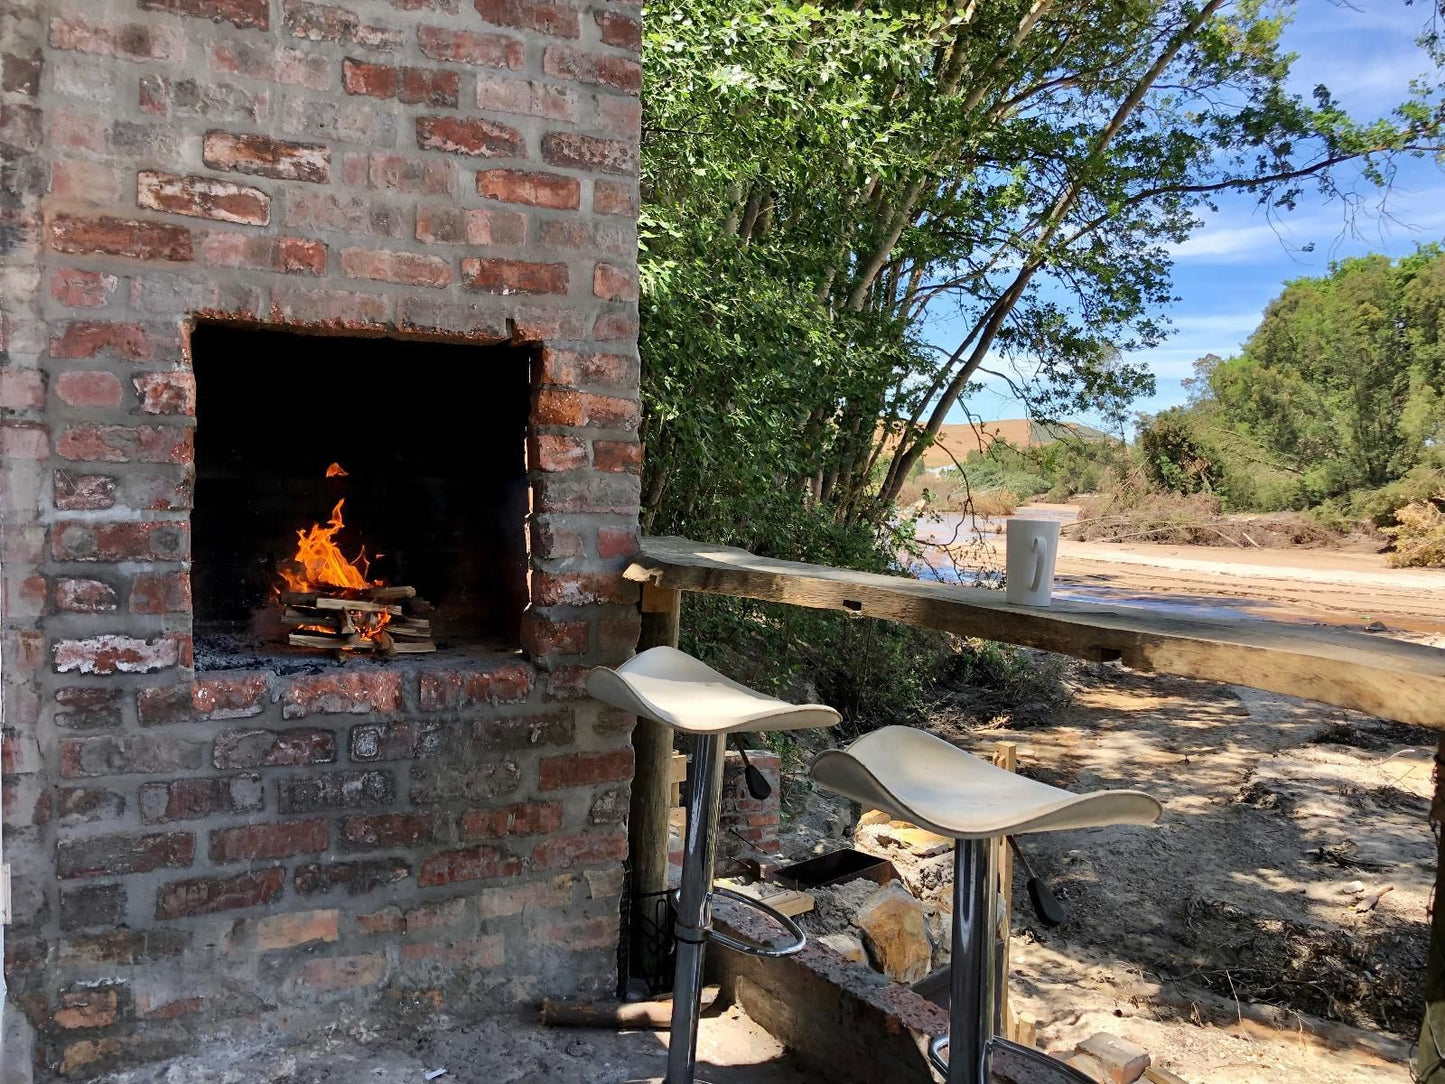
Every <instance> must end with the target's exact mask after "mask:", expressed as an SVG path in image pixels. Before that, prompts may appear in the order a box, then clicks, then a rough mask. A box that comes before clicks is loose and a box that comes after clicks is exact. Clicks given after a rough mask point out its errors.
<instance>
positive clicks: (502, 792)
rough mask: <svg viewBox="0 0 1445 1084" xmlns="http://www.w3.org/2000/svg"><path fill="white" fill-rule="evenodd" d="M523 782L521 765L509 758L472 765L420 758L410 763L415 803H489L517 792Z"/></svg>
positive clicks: (412, 793)
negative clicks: (464, 801)
mask: <svg viewBox="0 0 1445 1084" xmlns="http://www.w3.org/2000/svg"><path fill="white" fill-rule="evenodd" d="M521 785H522V771H521V767H520V766H519V765H518V764H517V762H516V761H515V760H510V759H503V758H498V759H496V760H493V761H491V762H489V763H486V764H479V765H473V766H464V765H458V764H453V763H449V762H447V761H418V762H416V763H414V764H413V765H412V766H411V800H412V804H413V805H430V804H432V803H435V802H453V801H461V800H466V801H472V802H489V801H492V800H493V799H496V798H501V797H504V796H506V795H510V794H515V793H516V792H517V790H518V789H519V788H520V787H521Z"/></svg>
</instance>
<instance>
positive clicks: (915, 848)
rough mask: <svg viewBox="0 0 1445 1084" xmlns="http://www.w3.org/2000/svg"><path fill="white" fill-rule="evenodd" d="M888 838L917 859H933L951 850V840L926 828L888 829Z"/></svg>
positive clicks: (890, 827)
mask: <svg viewBox="0 0 1445 1084" xmlns="http://www.w3.org/2000/svg"><path fill="white" fill-rule="evenodd" d="M887 835H888V838H889V839H892V840H894V841H895V842H896V843H897V844H898V845H899V846H900V847H902V848H904V849H905V850H907V851H908V852H909V853H910V854H914V855H917V856H918V857H919V858H933V857H935V856H937V855H940V854H947V853H948V852H949V851H952V850H953V840H951V839H949V838H948V837H947V836H941V835H939V834H938V833H937V832H930V831H928V829H926V828H894V827H893V826H892V825H890V826H889V828H888V833H887Z"/></svg>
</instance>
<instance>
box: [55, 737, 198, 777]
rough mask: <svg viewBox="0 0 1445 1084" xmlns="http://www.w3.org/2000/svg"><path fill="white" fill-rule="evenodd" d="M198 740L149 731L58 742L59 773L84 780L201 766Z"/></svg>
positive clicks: (150, 773) (62, 775)
mask: <svg viewBox="0 0 1445 1084" xmlns="http://www.w3.org/2000/svg"><path fill="white" fill-rule="evenodd" d="M202 749H203V747H202V746H201V745H200V744H199V743H197V742H189V741H174V740H162V739H159V738H154V737H152V736H150V735H148V734H97V735H93V736H89V737H83V738H64V739H62V740H61V742H60V775H61V777H62V778H64V779H84V778H87V777H95V776H106V775H131V774H145V775H155V774H159V773H171V772H178V771H188V770H194V769H196V768H199V767H200V766H201V756H202Z"/></svg>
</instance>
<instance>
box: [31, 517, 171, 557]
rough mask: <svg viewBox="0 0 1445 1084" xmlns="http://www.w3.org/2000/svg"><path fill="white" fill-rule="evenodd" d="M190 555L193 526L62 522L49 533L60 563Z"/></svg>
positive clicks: (86, 521) (154, 522)
mask: <svg viewBox="0 0 1445 1084" xmlns="http://www.w3.org/2000/svg"><path fill="white" fill-rule="evenodd" d="M190 551H191V545H190V525H189V524H187V523H185V522H182V521H176V520H155V521H144V520H125V521H123V522H120V523H101V522H97V521H94V520H85V521H62V522H60V523H57V524H56V525H55V526H54V527H52V528H51V532H50V552H51V555H52V556H53V557H54V558H55V559H56V560H57V561H143V560H150V561H184V560H185V559H186V558H187V557H189V556H190Z"/></svg>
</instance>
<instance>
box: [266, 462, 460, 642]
mask: <svg viewBox="0 0 1445 1084" xmlns="http://www.w3.org/2000/svg"><path fill="white" fill-rule="evenodd" d="M345 476H346V472H345V471H344V470H342V469H341V467H340V466H339V465H338V464H335V463H333V464H332V465H331V467H330V468H328V470H327V477H328V478H333V477H345ZM345 503H346V501H345V499H342V500H339V501H337V502H336V507H335V508H333V509H332V510H331V519H330V521H329V522H328V524H327V525H326V526H325V527H323V526H321V524H319V523H313V524H312V525H311V528H310V530H305V531H297V532H296V537H297V545H296V553H295V554H294V555H293V556H292V558H291V559H290V560H289V561H286V562H284V563H283V564H282V565H281V569H280V571H281V578H282V580H283V581H284V583H283V585H282V586H281V587H279V588H278V591H277V595H278V598H279V601H280V603H281V605H282V606H284V607H285V610H284V612H283V614H282V618H281V623H282V625H284V626H285V627H286V628H288V629H290V630H291V632H290V633H289V634H288V635H287V638H286V639H287V643H289V644H291V645H292V646H293V647H310V648H320V649H322V650H327V651H335V652H337V653H338V656H339V657H344V656H345V654H346V653H348V652H369V653H372V654H379V655H385V656H390V655H400V654H419V653H422V652H428V651H435V650H436V644H435V643H434V642H433V641H432V633H431V621H430V620H428V619H427V617H426V616H425V615H427V614H430V613H431V612H432V610H433V607H432V605H431V604H430V603H429V602H427V601H425V600H424V599H419V598H417V597H416V588H414V587H409V586H406V585H401V584H385V583H382V582H381V581H380V580H375V581H373V580H371V579H368V569H369V565H370V563H369V562H368V561H367V558H366V551H365V550H364V549H363V550H362V551H361V553H359V554H358V555H357V556H356V558H355V559H354V560H347V558H346V556H345V554H343V553H342V552H341V550H340V548H338V547H337V545H336V542H335V541H334V539H335V536H336V534H337V533H338V532H339V531H340V530H341V529H342V528H343V527H344V526H345V525H346V524H345V522H344V521H343V520H342V517H341V509H342V506H343V505H345Z"/></svg>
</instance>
